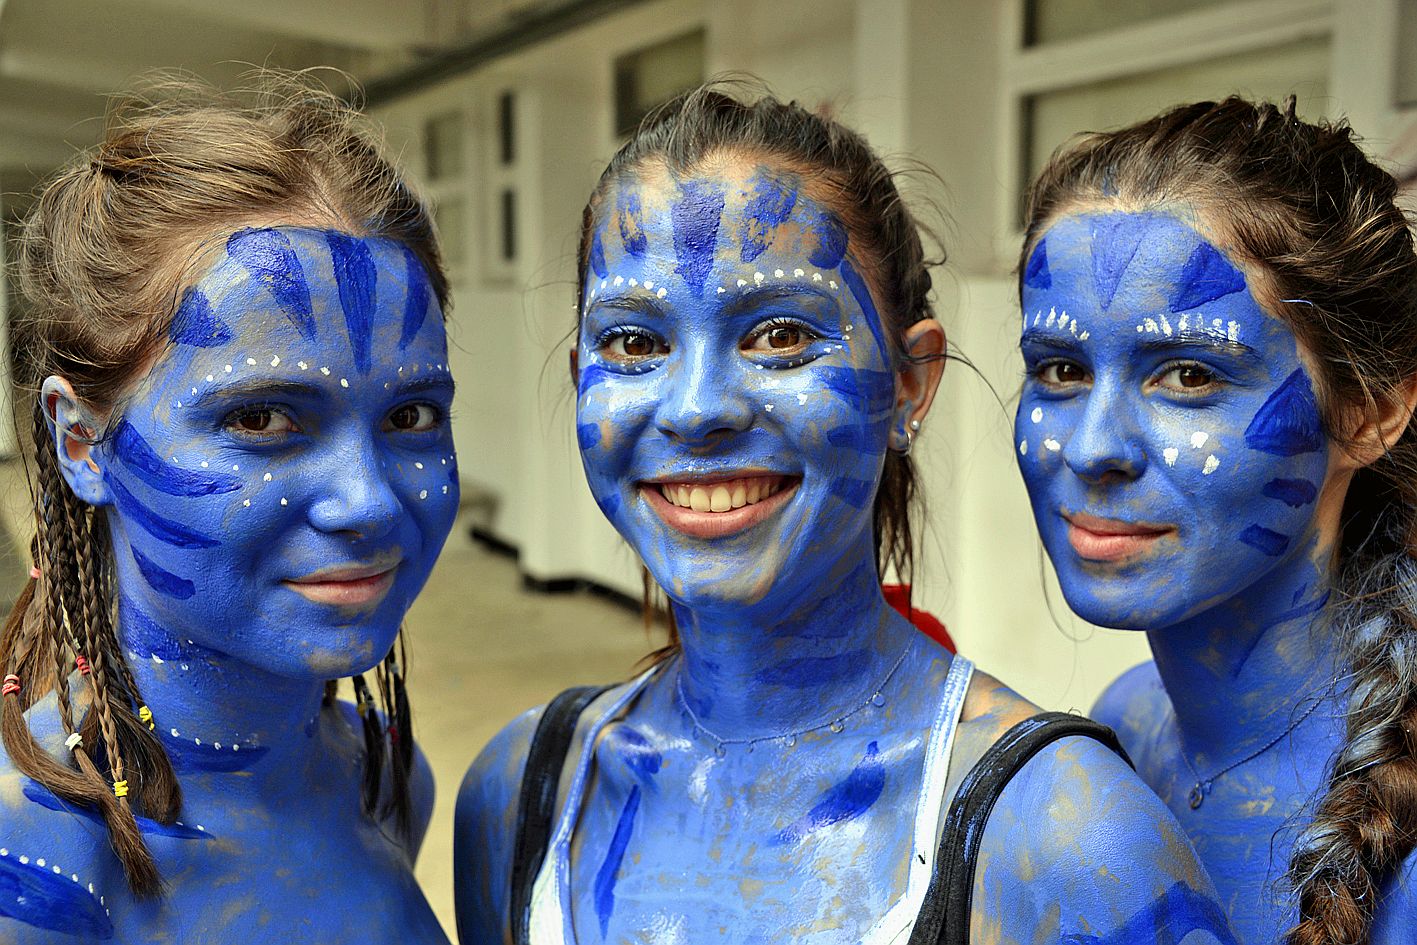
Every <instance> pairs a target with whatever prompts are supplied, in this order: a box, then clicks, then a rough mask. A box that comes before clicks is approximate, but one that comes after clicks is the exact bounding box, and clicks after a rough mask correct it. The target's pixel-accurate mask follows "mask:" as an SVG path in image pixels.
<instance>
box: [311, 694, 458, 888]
mask: <svg viewBox="0 0 1417 945" xmlns="http://www.w3.org/2000/svg"><path fill="white" fill-rule="evenodd" d="M335 705H336V706H338V708H339V713H340V718H341V719H343V720H344V722H345V724H347V725H348V726H349V728H350V731H351V732H353V733H354V736H355V737H356V738H358V739H359V740H360V743H361V744H363V739H364V734H363V731H364V729H363V724H364V723H363V722H362V721H360V718H359V711H358V710H357V709H356V708H355V707H354V703H352V702H348V701H346V700H344V699H339V700H337V701H336V702H335ZM374 711H375V712H378V713H379V721H380V722H381V723H382V724H384V725H388V719H387V718H385V716H384V713H383V712H379V710H378V709H375V710H374ZM381 784H382V788H381V796H380V803H381V804H382V803H383V802H384V801H386V800H388V792H389V787H390V785H391V784H392V782H391V781H390V780H389V779H388V778H387V777H386V778H383V779H382V780H381ZM409 793H410V794H411V796H412V798H413V823H412V825H411V828H412V836H410V837H409V844H408V856H409V859H410V860H416V859H417V858H418V851H419V849H421V848H422V846H423V838H424V836H425V835H426V834H427V833H428V822H429V821H430V820H431V819H432V818H433V801H434V799H435V796H436V794H437V785H436V784H435V783H434V781H433V767H432V766H431V765H430V764H429V763H428V756H427V755H426V754H424V752H423V748H422V747H421V746H420V745H418V743H417V742H415V743H414V746H413V770H412V771H411V772H410V773H409ZM391 836H392V834H391Z"/></svg>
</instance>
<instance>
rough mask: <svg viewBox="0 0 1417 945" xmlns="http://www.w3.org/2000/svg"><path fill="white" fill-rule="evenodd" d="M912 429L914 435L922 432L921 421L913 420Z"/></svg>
mask: <svg viewBox="0 0 1417 945" xmlns="http://www.w3.org/2000/svg"><path fill="white" fill-rule="evenodd" d="M910 429H911V432H913V433H919V432H920V421H919V420H912V421H910Z"/></svg>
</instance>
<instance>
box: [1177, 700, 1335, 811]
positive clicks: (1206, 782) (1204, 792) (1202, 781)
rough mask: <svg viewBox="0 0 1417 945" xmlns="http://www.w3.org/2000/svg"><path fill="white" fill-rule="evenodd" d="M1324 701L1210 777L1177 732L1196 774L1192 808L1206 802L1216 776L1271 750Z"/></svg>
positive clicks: (1191, 794)
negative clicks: (1204, 772) (1203, 772)
mask: <svg viewBox="0 0 1417 945" xmlns="http://www.w3.org/2000/svg"><path fill="white" fill-rule="evenodd" d="M1322 702H1323V700H1322V699H1317V700H1315V701H1314V704H1313V705H1311V706H1309V707H1308V708H1307V709H1305V710H1304V714H1303V715H1301V716H1299V717H1298V718H1297V719H1295V720H1294V721H1293V722H1290V723H1289V727H1288V728H1286V729H1285V730H1284V731H1282V732H1280V733H1279V734H1278V735H1276V736H1274V738H1272V739H1270V740H1269V741H1268V742H1266V743H1265V744H1264V745H1263V746H1262V747H1261V748H1258V749H1256V750H1255V751H1252V752H1250V753H1249V754H1248V755H1246V756H1245V757H1243V758H1241V759H1240V760H1239V761H1234V762H1231V763H1230V764H1228V765H1226V766H1225V767H1223V768H1221V769H1220V770H1219V771H1217V772H1215V774H1212V775H1211V776H1210V777H1208V778H1203V777H1201V776H1200V772H1199V771H1197V770H1196V766H1195V765H1193V764H1191V759H1189V758H1187V757H1186V752H1185V749H1183V748H1181V747H1180V732H1179V731H1178V732H1177V738H1176V745H1177V751H1178V752H1179V753H1180V755H1181V760H1182V761H1184V762H1185V763H1186V767H1187V768H1190V769H1191V774H1193V775H1195V776H1196V783H1195V786H1194V787H1192V788H1191V793H1190V794H1188V795H1186V799H1187V800H1188V801H1189V802H1190V804H1191V810H1196V809H1197V808H1199V807H1200V806H1201V805H1202V804H1204V803H1205V799H1206V797H1207V796H1209V794H1210V789H1211V788H1212V787H1214V786H1215V779H1216V778H1218V777H1220V776H1221V775H1222V774H1224V773H1225V772H1227V771H1233V770H1235V769H1236V768H1238V767H1240V766H1241V765H1242V764H1244V763H1245V762H1247V761H1254V760H1255V759H1256V758H1258V757H1259V756H1260V755H1263V754H1264V753H1265V752H1267V751H1269V750H1270V749H1271V748H1273V747H1274V746H1275V745H1278V744H1279V743H1280V742H1281V741H1283V740H1284V739H1285V737H1286V736H1288V735H1289V733H1290V732H1292V731H1294V730H1295V729H1296V728H1298V727H1299V726H1300V725H1301V724H1303V722H1304V720H1305V719H1307V718H1308V717H1309V716H1311V715H1313V714H1314V710H1315V709H1317V708H1318V707H1319V704H1320V703H1322ZM1172 715H1173V716H1174V715H1175V712H1174V711H1173V712H1172Z"/></svg>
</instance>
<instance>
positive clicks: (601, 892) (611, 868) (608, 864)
mask: <svg viewBox="0 0 1417 945" xmlns="http://www.w3.org/2000/svg"><path fill="white" fill-rule="evenodd" d="M639 811H640V786H639V785H638V784H636V785H635V786H634V787H632V788H630V796H629V797H627V798H626V799H625V809H624V810H622V811H621V812H620V820H619V821H618V822H617V823H616V824H615V833H614V834H613V835H612V836H611V838H610V849H609V850H607V851H606V853H605V859H604V861H602V862H601V864H600V870H599V871H598V872H597V873H596V874H595V917H596V919H597V920H599V922H600V934H601V936H602V937H604V935H605V933H606V931H607V930H608V929H609V926H610V916H611V915H612V914H613V913H614V912H615V880H616V879H617V878H618V877H619V873H620V864H621V863H622V862H623V861H624V859H625V847H627V846H628V845H629V843H630V835H631V834H632V833H633V832H634V830H635V815H636V814H638V813H639Z"/></svg>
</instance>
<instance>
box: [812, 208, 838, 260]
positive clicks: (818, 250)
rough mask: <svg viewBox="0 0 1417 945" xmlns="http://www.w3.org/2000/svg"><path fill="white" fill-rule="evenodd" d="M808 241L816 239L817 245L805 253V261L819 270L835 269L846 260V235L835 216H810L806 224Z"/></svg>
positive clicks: (820, 214)
mask: <svg viewBox="0 0 1417 945" xmlns="http://www.w3.org/2000/svg"><path fill="white" fill-rule="evenodd" d="M807 234H808V237H809V241H810V239H812V238H815V239H816V242H817V245H816V247H814V248H813V249H812V250H811V251H810V252H808V253H807V261H808V262H809V263H811V264H812V265H814V266H816V267H817V268H819V269H835V268H836V267H837V266H840V265H841V261H842V260H843V259H844V258H846V244H847V233H846V227H844V226H842V224H841V221H840V220H839V219H837V216H836V214H834V213H831V212H825V211H824V212H821V213H817V214H814V215H813V216H812V219H811V222H809V223H808V224H807Z"/></svg>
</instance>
